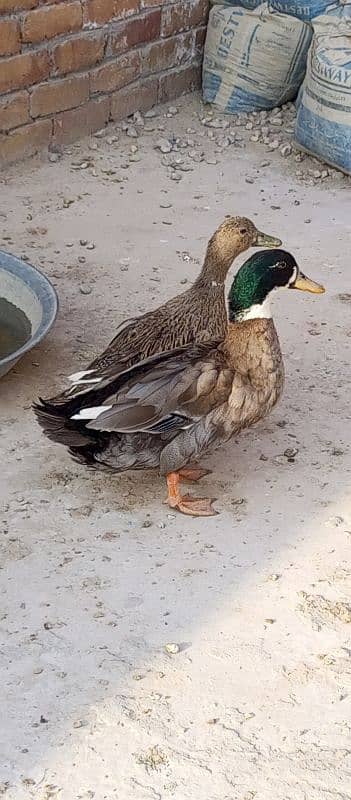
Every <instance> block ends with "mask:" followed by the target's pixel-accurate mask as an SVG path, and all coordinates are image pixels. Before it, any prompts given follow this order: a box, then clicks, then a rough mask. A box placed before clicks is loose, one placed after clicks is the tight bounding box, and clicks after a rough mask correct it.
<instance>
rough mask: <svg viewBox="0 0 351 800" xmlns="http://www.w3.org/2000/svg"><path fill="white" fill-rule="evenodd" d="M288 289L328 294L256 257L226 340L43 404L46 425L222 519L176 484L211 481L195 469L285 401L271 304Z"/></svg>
mask: <svg viewBox="0 0 351 800" xmlns="http://www.w3.org/2000/svg"><path fill="white" fill-rule="evenodd" d="M284 287H285V288H291V289H301V290H303V291H309V292H315V293H321V292H323V291H324V289H323V287H322V286H320V285H319V284H317V283H315V282H314V281H311V280H310V279H309V278H306V277H305V276H304V275H303V274H302V273H301V272H300V271H299V268H298V265H297V263H296V261H295V259H294V258H293V256H292V255H291V254H290V253H287V252H285V251H284V250H269V251H266V252H265V251H261V252H259V253H256V254H255V255H253V256H252V257H251V258H250V259H248V261H246V262H245V264H244V265H243V266H242V267H241V269H240V270H239V272H238V274H237V275H236V277H235V279H234V281H233V284H232V287H231V290H230V294H229V324H227V333H226V336H225V338H224V341H222V342H221V343H215V342H203V343H197V344H188V345H185V346H183V347H178V348H177V349H175V350H173V351H170V352H166V353H163V354H160V355H154V356H151V357H149V358H146V359H144V360H143V361H141V362H139V363H138V364H136V365H135V366H133V367H131V368H130V369H127V370H125V371H124V372H121V371H119V372H117V374H115V375H113V374H111V376H110V378H109V379H105V380H104V383H103V386H101V384H96V385H95V386H91V388H90V390H89V391H88V392H86V393H85V394H83V395H82V394H80V395H77V396H69V395H68V394H66V395H65V398H64V399H63V397H60V398H59V401H58V402H56V401H55V400H54V401H47V402H45V401H41V402H40V404H38V405H37V406H36V414H37V417H38V420H39V423H40V425H41V426H42V427H43V429H44V431H45V433H46V434H47V436H48V437H49V438H50V439H52V440H54V441H56V442H61V443H62V444H65V445H66V446H68V447H69V449H70V452H71V454H72V455H73V456H74V457H75V458H76V459H77V460H79V461H81V462H83V463H85V464H87V465H89V466H94V467H96V468H101V469H106V468H107V469H110V470H114V471H115V472H122V471H124V470H127V469H147V468H150V467H158V468H159V470H160V473H161V474H162V475H164V476H165V477H166V479H167V486H168V503H169V505H170V506H171V507H172V508H177V509H179V511H182V512H183V513H184V514H189V515H192V516H210V515H212V514H214V513H216V512H215V511H214V509H213V508H212V502H211V500H210V499H209V498H194V497H192V496H190V495H182V494H181V492H180V480H181V479H182V478H185V479H190V480H198V479H199V478H201V477H202V476H203V475H205V474H207V473H208V470H202V469H201V468H199V467H194V466H191V465H192V464H193V462H194V461H195V462H196V461H197V459H198V458H199V457H200V456H201V455H202V453H204V452H206V451H207V450H208V449H213V448H214V447H215V446H218V445H219V444H221V443H223V442H225V441H227V440H228V439H230V437H231V436H232V435H233V434H236V433H238V432H239V431H240V430H242V429H243V428H246V427H248V426H250V425H252V424H254V423H255V422H257V421H258V420H259V419H261V418H262V417H263V416H265V415H266V414H267V413H268V412H269V411H270V410H271V408H272V407H273V406H274V404H275V403H276V402H277V400H278V398H279V397H280V394H281V392H282V388H283V381H284V370H283V362H282V355H281V351H280V347H279V341H278V337H277V333H276V330H275V327H274V324H273V321H272V318H271V312H270V307H269V296H270V294H271V292H272V291H273V290H274V289H278V288H284Z"/></svg>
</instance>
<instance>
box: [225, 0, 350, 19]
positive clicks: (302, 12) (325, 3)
mask: <svg viewBox="0 0 351 800" xmlns="http://www.w3.org/2000/svg"><path fill="white" fill-rule="evenodd" d="M261 3H262V0H225V2H223V0H211V5H227V6H240V8H247V9H253V8H257V7H258V6H259V5H261ZM342 5H343V0H338V1H337V2H335V0H269V2H268V10H269V11H279V13H280V14H289V15H290V16H292V17H296V18H297V19H301V20H302V21H303V22H311V21H312V20H313V19H314V18H315V17H318V16H320V15H321V14H325V13H326V12H327V11H329V10H330V9H332V8H336V7H341V6H342Z"/></svg>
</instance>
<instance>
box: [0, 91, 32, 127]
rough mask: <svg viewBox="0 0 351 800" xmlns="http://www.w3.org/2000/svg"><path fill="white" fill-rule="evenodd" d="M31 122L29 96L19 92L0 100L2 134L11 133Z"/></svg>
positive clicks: (26, 93)
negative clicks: (13, 129)
mask: <svg viewBox="0 0 351 800" xmlns="http://www.w3.org/2000/svg"><path fill="white" fill-rule="evenodd" d="M26 122H29V94H28V92H18V93H16V94H9V95H7V97H3V98H2V100H0V132H1V133H3V132H4V131H10V130H11V128H18V126H19V125H24V124H25V123H26Z"/></svg>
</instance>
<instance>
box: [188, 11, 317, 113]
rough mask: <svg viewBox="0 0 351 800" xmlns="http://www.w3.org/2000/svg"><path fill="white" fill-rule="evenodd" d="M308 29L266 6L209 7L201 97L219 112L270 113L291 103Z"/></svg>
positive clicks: (300, 74)
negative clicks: (284, 104) (247, 7)
mask: <svg viewBox="0 0 351 800" xmlns="http://www.w3.org/2000/svg"><path fill="white" fill-rule="evenodd" d="M311 36H312V32H311V30H310V27H309V26H308V25H307V24H306V23H304V22H301V21H300V20H298V19H295V18H294V17H291V16H286V15H284V14H279V13H270V12H269V10H268V4H267V3H263V4H261V5H259V6H258V7H257V8H254V9H252V10H247V9H244V8H240V7H238V6H218V5H216V6H213V8H212V9H211V11H210V16H209V23H208V28H207V36H206V43H205V52H204V62H203V84H202V86H203V97H204V100H205V102H207V103H214V104H215V105H216V106H217V107H218V108H219V109H220V110H221V111H225V112H227V113H236V112H240V111H259V110H262V109H271V108H274V107H275V106H279V105H282V104H283V103H286V102H287V101H288V100H291V99H293V98H294V97H295V96H296V94H297V92H298V89H299V86H300V84H301V82H302V80H303V77H304V74H305V69H306V61H307V52H308V48H309V44H310V41H311Z"/></svg>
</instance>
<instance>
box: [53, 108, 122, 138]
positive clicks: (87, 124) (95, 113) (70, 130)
mask: <svg viewBox="0 0 351 800" xmlns="http://www.w3.org/2000/svg"><path fill="white" fill-rule="evenodd" d="M109 116H110V98H109V97H101V98H99V99H98V100H89V102H88V103H85V105H84V106H80V107H79V108H75V109H73V110H72V111H64V112H63V114H58V115H57V117H56V119H55V120H54V137H55V141H56V142H58V143H62V144H65V143H69V142H74V141H75V140H76V139H80V138H81V137H82V136H85V135H87V134H88V133H93V131H98V130H100V128H103V127H104V125H106V124H107V122H108V120H109Z"/></svg>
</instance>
